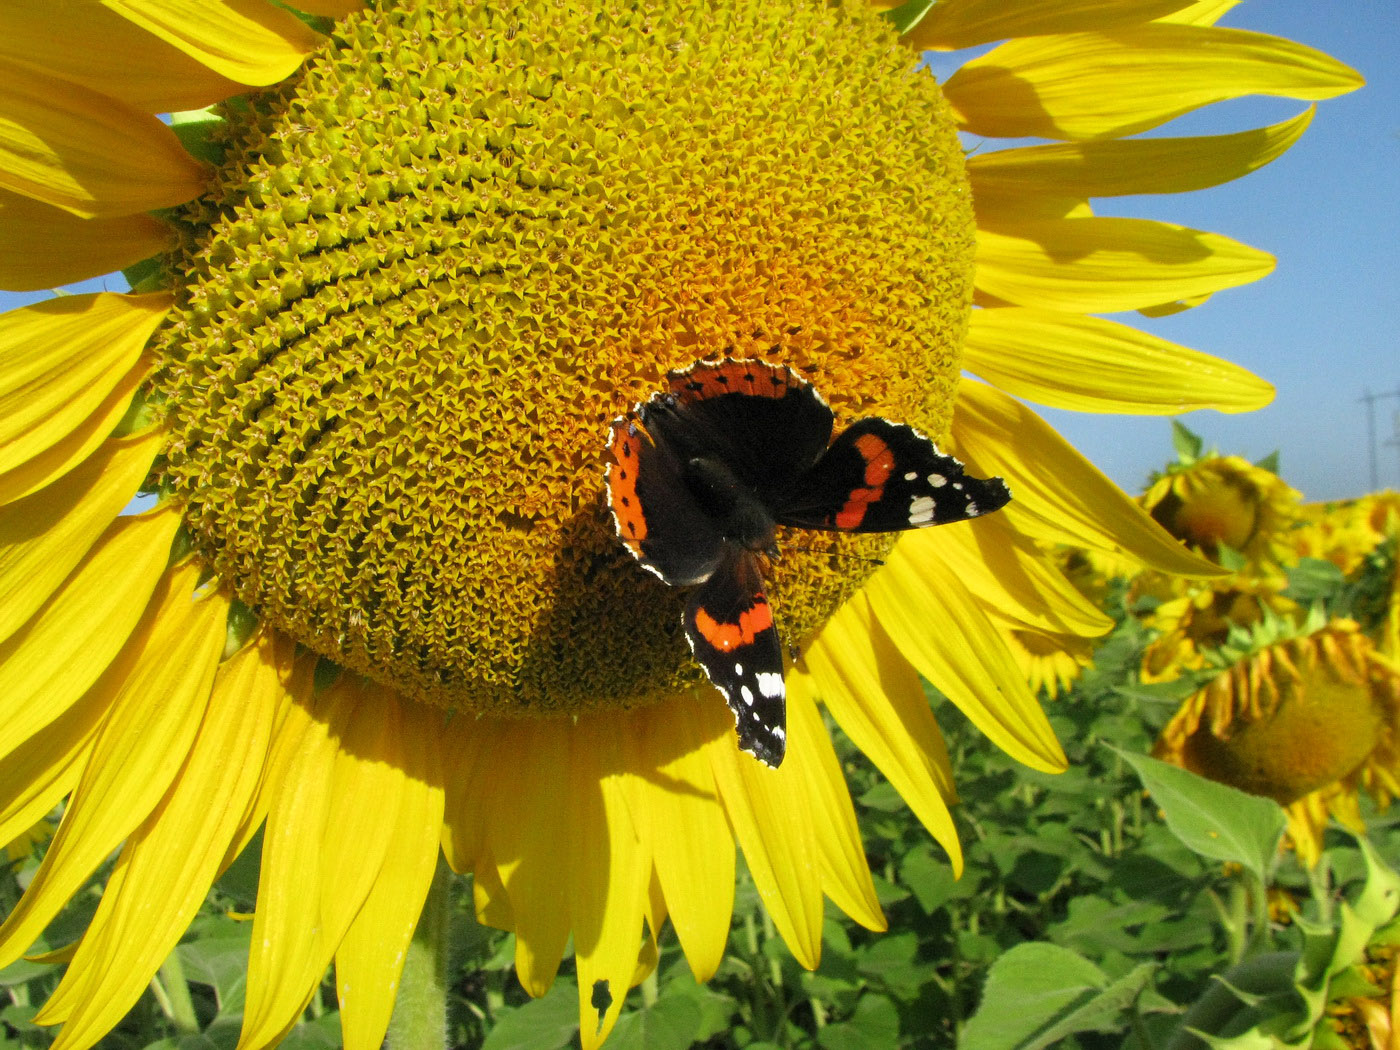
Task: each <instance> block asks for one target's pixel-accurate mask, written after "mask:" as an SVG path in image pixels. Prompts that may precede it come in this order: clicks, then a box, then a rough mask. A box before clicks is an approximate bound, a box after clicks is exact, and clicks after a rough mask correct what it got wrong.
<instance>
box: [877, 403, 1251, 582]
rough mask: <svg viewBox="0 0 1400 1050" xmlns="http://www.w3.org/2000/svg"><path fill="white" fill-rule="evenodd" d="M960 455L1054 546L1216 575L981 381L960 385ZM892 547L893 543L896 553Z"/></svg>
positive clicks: (1034, 419)
mask: <svg viewBox="0 0 1400 1050" xmlns="http://www.w3.org/2000/svg"><path fill="white" fill-rule="evenodd" d="M952 432H953V438H954V441H955V443H956V445H957V449H958V455H959V456H960V457H962V458H964V459H966V460H967V461H968V462H969V463H970V464H972V465H973V466H974V468H975V469H976V470H977V471H979V472H981V473H984V474H999V475H1001V476H1002V477H1004V478H1005V479H1006V483H1007V485H1009V486H1010V488H1011V503H1010V505H1009V506H1007V507H1006V508H1005V509H1004V510H1003V511H1001V513H1002V514H1005V515H1006V516H1007V518H1008V519H1009V520H1010V521H1011V523H1012V524H1013V525H1014V526H1015V528H1016V529H1017V530H1018V531H1021V532H1024V533H1026V534H1027V535H1031V536H1034V537H1035V538H1037V539H1042V540H1047V541H1049V542H1052V543H1066V544H1069V545H1070V546H1074V547H1085V548H1088V549H1091V550H1101V551H1106V552H1108V553H1112V554H1126V555H1128V556H1129V557H1131V558H1133V559H1134V560H1136V561H1138V562H1141V563H1142V564H1144V565H1147V566H1150V567H1151V568H1154V569H1159V570H1161V571H1162V572H1170V573H1175V574H1179V575H1183V576H1219V575H1221V574H1222V572H1223V570H1222V569H1220V567H1219V566H1216V565H1212V564H1211V563H1210V562H1208V561H1206V560H1205V559H1203V558H1198V557H1197V556H1196V555H1194V554H1192V553H1191V552H1190V551H1188V550H1187V549H1186V548H1185V547H1184V546H1182V545H1181V544H1180V543H1178V542H1177V541H1176V539H1175V538H1174V537H1173V536H1172V535H1171V534H1170V533H1169V532H1167V531H1166V530H1165V529H1163V528H1162V526H1161V525H1159V524H1157V522H1155V521H1153V520H1152V518H1150V517H1149V516H1148V515H1147V513H1146V512H1145V511H1144V510H1143V509H1142V508H1141V507H1139V506H1138V505H1137V503H1135V502H1134V501H1133V500H1131V499H1129V498H1128V497H1127V495H1125V494H1124V493H1123V491H1122V490H1121V489H1119V488H1118V486H1117V485H1115V484H1114V483H1113V482H1111V481H1109V480H1108V478H1106V477H1104V475H1103V473H1102V472H1101V471H1100V470H1099V469H1098V468H1097V467H1095V466H1094V465H1093V464H1092V463H1090V462H1089V461H1088V460H1086V459H1085V458H1084V457H1083V456H1081V455H1080V454H1079V453H1078V452H1076V451H1075V450H1074V449H1073V448H1071V447H1070V445H1069V444H1068V443H1067V442H1066V441H1065V440H1064V438H1062V437H1060V435H1059V434H1058V433H1056V432H1055V429H1054V427H1052V426H1050V425H1049V424H1048V423H1046V422H1045V421H1044V420H1042V419H1041V418H1040V417H1039V416H1037V415H1036V414H1035V413H1034V412H1032V411H1031V410H1030V409H1029V408H1027V407H1026V406H1025V405H1022V404H1020V403H1019V402H1017V401H1014V400H1013V399H1011V398H1009V397H1007V396H1006V395H1005V394H1003V393H1000V392H999V391H997V390H994V389H993V388H991V387H989V386H986V385H985V384H983V383H976V382H971V381H964V382H963V383H961V384H960V385H959V386H958V400H957V406H956V408H955V409H954V412H953V429H952ZM897 549H898V548H896V550H897Z"/></svg>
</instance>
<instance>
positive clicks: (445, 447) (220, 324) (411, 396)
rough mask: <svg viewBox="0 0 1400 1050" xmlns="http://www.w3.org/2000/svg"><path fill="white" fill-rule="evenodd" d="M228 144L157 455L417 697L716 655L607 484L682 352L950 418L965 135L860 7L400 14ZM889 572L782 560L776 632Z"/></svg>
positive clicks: (578, 691) (184, 253)
mask: <svg viewBox="0 0 1400 1050" xmlns="http://www.w3.org/2000/svg"><path fill="white" fill-rule="evenodd" d="M217 145H219V146H221V147H222V149H223V157H224V159H223V163H222V165H221V167H220V170H219V175H218V177H217V180H216V182H215V184H214V185H213V186H212V187H211V189H210V191H209V192H208V193H207V194H206V195H205V197H204V198H202V199H201V200H199V201H197V202H195V203H194V204H193V205H191V206H189V207H188V208H187V209H186V210H185V212H184V214H183V216H182V220H183V223H184V227H183V242H182V245H181V247H180V248H179V249H178V250H177V251H176V252H175V253H174V254H172V256H170V257H169V259H167V261H166V265H167V269H168V270H169V271H170V273H171V274H172V275H173V281H174V283H175V286H176V294H177V310H176V311H175V313H174V315H173V319H172V321H171V322H170V323H168V324H167V326H166V328H165V329H164V330H163V331H162V333H160V335H159V336H158V337H157V347H158V349H159V351H160V353H161V355H162V361H163V365H162V369H161V372H160V374H159V377H158V391H157V394H158V395H159V397H161V398H162V399H163V401H164V404H165V405H166V409H167V413H168V418H169V422H170V426H171V432H172V436H171V439H170V443H169V447H168V449H167V458H166V467H165V482H166V484H167V485H168V486H169V487H170V488H172V489H173V490H174V492H175V494H176V495H177V497H178V498H180V499H181V500H183V501H184V504H185V506H186V516H187V521H188V524H189V528H190V532H191V535H192V537H193V540H194V543H195V545H196V547H197V549H198V550H199V551H200V553H201V555H202V556H203V557H204V558H205V559H206V560H207V561H208V562H209V564H210V565H211V566H212V567H213V568H214V569H215V570H216V571H217V572H219V573H220V574H221V575H222V576H223V578H224V579H225V580H227V581H228V583H229V584H230V586H232V587H233V589H234V590H235V591H236V593H237V594H238V596H239V597H240V598H241V599H242V600H243V601H244V602H245V603H247V604H248V605H249V606H251V607H252V608H253V609H254V610H256V611H257V612H258V613H259V614H260V615H261V616H262V617H263V618H264V619H265V620H267V621H269V622H270V623H272V624H274V625H276V626H277V627H279V628H281V629H282V630H285V631H286V632H288V633H290V634H291V635H292V636H293V637H295V638H296V639H297V640H299V641H300V642H302V643H303V644H304V645H306V646H308V647H310V648H311V649H313V650H315V651H317V652H319V653H321V654H323V655H324V656H326V657H329V658H330V659H333V660H335V661H337V662H339V663H340V664H341V665H343V666H345V667H348V668H351V669H353V670H356V671H359V672H361V673H363V674H366V675H369V676H370V677H372V678H375V679H377V680H379V681H381V682H384V683H386V684H388V685H391V686H393V687H394V688H396V689H398V690H400V691H401V692H402V693H404V694H405V695H407V696H410V697H413V698H415V699H419V700H423V701H426V702H432V703H437V704H442V705H447V706H456V707H465V708H469V709H475V710H491V711H497V712H510V711H524V712H530V711H535V712H557V711H564V710H577V709H580V708H582V707H586V706H592V705H599V704H618V705H624V706H626V705H632V704H636V703H640V702H645V701H648V700H650V699H654V698H656V697H660V696H664V695H667V694H668V693H672V692H674V691H675V690H676V689H678V688H682V687H685V686H687V685H692V684H696V683H699V682H702V681H704V678H703V673H702V672H701V671H700V670H699V668H698V667H697V666H696V665H695V664H694V663H693V662H692V661H691V659H690V657H689V653H688V649H687V647H686V644H685V641H684V638H683V635H682V631H681V615H680V613H681V607H682V596H681V595H680V594H679V593H678V592H676V591H673V590H671V589H670V588H667V587H665V586H664V585H662V584H660V583H659V582H658V581H656V580H654V579H652V578H651V577H649V576H648V575H646V574H645V573H644V572H642V571H641V570H640V569H639V567H638V566H637V565H636V563H635V562H634V561H633V559H632V558H631V557H630V556H629V555H628V554H627V552H626V551H625V550H624V549H623V547H622V545H621V544H620V542H619V541H618V540H617V538H616V537H615V536H614V535H613V533H612V525H611V521H610V518H609V516H608V515H607V513H606V511H605V509H604V506H603V502H602V490H603V463H604V445H605V441H606V437H607V431H608V424H609V422H610V421H611V420H612V419H613V418H614V417H615V416H617V415H620V414H622V413H623V412H625V411H626V410H627V409H629V408H630V407H631V405H632V404H633V403H634V402H635V401H637V400H639V399H641V398H643V397H645V396H647V395H648V394H650V393H651V392H652V391H653V390H656V389H660V388H661V387H662V385H663V376H664V374H665V372H666V371H667V370H668V369H671V368H676V367H682V366H685V365H687V364H689V363H691V362H692V361H694V360H695V359H697V358H699V357H705V356H714V355H717V354H721V353H726V352H728V353H733V354H736V355H739V356H756V357H765V358H770V359H776V360H779V361H781V362H783V363H786V364H789V365H791V366H792V367H793V368H795V369H796V370H798V371H799V372H800V373H801V374H803V375H804V376H805V377H806V378H808V379H809V380H811V381H812V382H814V383H815V384H816V386H817V388H818V389H819V390H820V391H821V392H822V393H823V394H824V395H825V396H826V397H827V398H828V400H829V401H830V402H831V403H832V405H833V408H834V409H835V410H836V412H837V415H838V419H839V422H840V423H844V422H848V421H849V420H850V419H852V418H854V417H856V416H859V415H864V414H870V413H872V412H878V413H880V414H884V415H888V416H890V417H892V418H897V419H900V420H902V421H907V422H910V423H913V424H915V425H917V426H919V427H920V428H921V429H924V430H925V431H926V432H928V433H931V434H933V435H934V436H935V437H937V436H940V435H943V434H944V433H945V432H946V429H947V422H948V418H949V415H950V411H951V395H952V391H953V390H954V388H955V385H956V382H957V376H958V368H959V345H960V341H961V337H962V332H963V328H964V325H965V323H966V315H967V309H968V302H969V295H970V278H971V268H972V246H973V238H972V235H973V225H972V218H971V211H970V201H969V197H968V193H967V190H966V185H965V181H964V174H963V169H962V154H961V151H960V148H959V144H958V140H957V136H956V133H955V132H954V130H953V127H952V125H951V123H950V120H949V117H948V115H947V112H946V107H945V106H944V103H943V101H942V97H941V95H940V93H939V91H938V87H937V85H936V83H935V81H934V79H933V77H932V76H931V75H929V74H928V73H927V71H925V70H920V69H918V68H916V62H915V56H913V55H912V54H910V53H909V52H908V50H907V49H906V48H904V47H903V46H902V45H900V44H899V43H898V42H897V40H896V39H895V36H894V34H893V32H892V30H891V29H890V27H889V25H888V24H887V23H886V21H885V20H884V19H882V18H881V17H879V16H878V15H877V14H875V13H874V12H873V11H872V10H871V9H870V7H869V5H867V4H865V3H863V2H850V3H845V4H838V5H835V6H830V5H827V4H824V3H812V2H807V0H777V2H770V0H764V2H762V3H757V2H747V0H719V2H716V3H714V4H711V5H708V6H706V7H705V8H704V9H703V10H702V9H701V8H699V7H697V6H696V5H692V4H689V3H684V2H680V0H675V2H654V3H648V2H640V3H637V2H631V0H629V2H625V3H624V2H601V3H598V2H595V3H584V2H581V0H549V2H545V0H538V2H524V3H520V4H513V5H499V4H485V3H478V4H465V5H464V4H461V3H460V2H458V0H423V2H403V3H394V4H382V5H379V7H378V8H377V9H374V10H367V11H364V12H361V13H358V14H355V15H352V16H350V17H348V18H346V19H344V20H343V21H341V22H340V23H338V24H337V25H336V27H335V29H334V31H333V36H332V38H331V41H330V43H329V44H328V45H327V46H326V47H325V48H324V49H323V50H322V51H321V52H319V53H318V54H316V55H314V56H313V57H312V58H311V59H310V60H309V61H308V63H307V64H306V66H305V67H304V68H303V70H302V71H301V72H300V73H299V74H298V75H297V76H296V77H294V78H293V79H292V80H290V81H288V82H286V83H284V84H282V85H280V86H278V87H276V88H275V89H272V90H269V91H267V92H265V93H262V94H259V95H255V96H252V97H251V98H250V99H248V100H246V102H245V101H236V102H235V103H234V104H231V105H230V106H229V107H227V111H226V113H225V123H224V125H223V130H222V138H221V139H220V141H219V142H218V143H217ZM802 542H803V543H804V544H807V545H810V546H811V547H814V548H816V549H817V550H818V551H821V552H829V551H833V550H841V551H845V552H850V553H866V554H868V553H873V552H876V551H878V550H880V549H881V548H882V546H883V545H884V543H885V542H886V541H884V540H882V539H878V538H877V539H871V540H854V539H852V540H839V541H838V540H836V539H832V538H828V537H804V539H803V541H802ZM868 571H869V565H868V563H866V562H863V561H861V560H859V559H856V558H841V559H839V560H838V559H833V558H831V557H830V556H829V554H827V553H812V552H806V553H803V552H795V551H794V552H790V553H789V554H788V555H787V556H785V557H784V559H783V561H782V563H781V565H780V567H779V569H778V571H777V572H776V575H775V579H774V580H773V581H772V585H771V586H770V587H769V589H768V593H769V596H770V598H771V599H772V600H773V602H774V606H775V612H776V616H777V619H778V623H779V627H780V629H781V631H782V632H783V636H784V640H785V641H786V642H788V643H790V644H798V643H800V642H801V640H802V639H803V638H804V637H805V636H807V635H808V634H809V633H810V632H812V631H813V630H815V629H816V628H817V627H818V626H820V624H821V623H822V622H823V620H824V619H825V618H826V617H827V616H829V615H830V614H831V612H832V611H833V610H834V609H835V608H836V607H837V606H838V604H839V603H840V602H842V601H844V600H845V598H847V597H848V596H849V595H850V594H851V593H852V591H853V590H854V589H855V588H856V587H857V586H859V584H860V583H861V582H862V578H863V575H864V574H865V573H867V572H868Z"/></svg>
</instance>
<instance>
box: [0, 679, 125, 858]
mask: <svg viewBox="0 0 1400 1050" xmlns="http://www.w3.org/2000/svg"><path fill="white" fill-rule="evenodd" d="M106 713H107V710H106V707H105V706H103V705H83V704H76V705H74V707H72V708H69V710H68V711H67V712H66V713H65V714H64V715H63V716H62V717H60V718H59V719H58V721H56V722H54V723H52V724H51V725H50V726H49V727H48V730H47V731H46V732H44V733H41V734H40V735H39V736H37V737H31V738H30V739H29V740H26V741H25V742H24V743H23V744H22V745H20V747H19V748H17V749H16V750H15V751H13V752H11V753H10V754H8V755H6V756H5V759H4V762H3V764H0V835H3V838H4V839H5V841H6V842H11V841H13V840H14V839H15V838H17V837H18V836H19V835H20V834H21V833H22V832H24V831H27V830H28V829H29V828H32V827H33V826H34V824H35V822H36V821H38V820H39V819H40V818H42V817H43V816H44V815H45V814H47V813H50V812H52V810H53V808H54V806H56V805H58V803H59V802H61V801H62V800H63V799H64V798H66V797H67V796H68V794H69V793H70V792H71V791H72V790H73V788H74V787H76V786H77V783H78V777H79V776H80V775H81V774H82V771H83V767H84V766H85V765H87V756H88V753H89V752H90V751H91V750H92V742H93V740H94V739H95V738H96V736H97V729H98V727H99V726H100V725H101V724H102V716H103V715H105V714H106Z"/></svg>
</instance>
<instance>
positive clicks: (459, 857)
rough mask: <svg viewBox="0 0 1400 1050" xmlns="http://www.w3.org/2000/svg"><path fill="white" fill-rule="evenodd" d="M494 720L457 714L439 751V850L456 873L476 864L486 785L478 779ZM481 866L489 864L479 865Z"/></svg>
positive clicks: (482, 828) (483, 822)
mask: <svg viewBox="0 0 1400 1050" xmlns="http://www.w3.org/2000/svg"><path fill="white" fill-rule="evenodd" d="M493 724H494V722H492V721H490V720H487V719H482V718H473V717H471V716H469V715H467V714H464V713H459V714H458V715H457V717H455V718H453V719H452V721H450V722H449V723H448V724H447V728H446V730H445V732H444V735H443V743H442V749H443V754H444V755H448V756H450V761H449V762H448V764H447V766H446V784H445V787H444V796H443V816H442V820H443V828H442V852H443V855H444V856H445V857H446V858H447V863H448V865H449V866H450V867H451V868H452V870H453V871H455V872H457V873H458V874H466V873H468V872H471V871H472V870H473V869H475V868H477V867H478V863H477V862H478V860H479V859H480V855H481V845H482V841H483V838H484V835H485V819H486V805H485V799H486V797H487V786H486V785H485V784H484V783H483V782H482V779H481V778H482V777H483V776H484V775H485V773H484V768H483V767H484V761H483V759H482V757H481V756H482V749H483V748H484V747H486V746H488V745H489V741H490V736H491V730H490V727H491V726H492V725H493ZM481 867H482V868H483V869H484V868H485V867H489V865H481Z"/></svg>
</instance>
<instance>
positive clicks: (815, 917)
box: [708, 691, 822, 970]
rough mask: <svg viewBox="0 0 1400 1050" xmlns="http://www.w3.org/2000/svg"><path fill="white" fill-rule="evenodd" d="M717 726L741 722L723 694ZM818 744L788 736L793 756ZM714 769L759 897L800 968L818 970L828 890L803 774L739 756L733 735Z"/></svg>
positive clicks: (716, 698) (717, 701) (718, 751)
mask: <svg viewBox="0 0 1400 1050" xmlns="http://www.w3.org/2000/svg"><path fill="white" fill-rule="evenodd" d="M708 692H710V695H711V700H712V704H713V710H714V715H713V716H711V717H713V718H714V719H715V720H716V721H722V722H725V723H727V728H728V729H729V730H730V732H731V733H732V732H733V718H732V717H731V716H730V714H729V711H728V710H727V709H726V708H725V706H724V700H723V699H722V698H721V697H720V695H719V693H718V692H714V691H708ZM810 746H811V741H810V740H806V739H799V738H798V737H797V736H796V735H795V734H793V733H791V732H789V734H788V753H789V754H791V753H792V752H793V750H794V749H796V748H799V747H810ZM710 757H711V759H712V766H711V768H712V769H713V771H714V775H715V783H716V784H717V785H718V786H719V792H720V797H721V798H722V799H723V800H724V808H725V811H726V812H727V813H728V814H729V822H730V824H731V825H733V827H734V834H735V835H736V836H737V837H738V839H739V845H740V847H741V848H742V849H743V851H744V859H745V860H746V861H747V862H748V865H749V873H750V874H751V875H752V876H753V881H754V885H755V886H757V888H758V895H759V897H761V898H762V899H763V903H764V906H765V907H766V908H767V909H768V914H769V916H771V917H772V919H773V925H774V926H775V927H776V928H777V930H778V933H779V934H780V935H781V936H782V938H783V940H784V941H785V942H786V943H787V946H788V949H789V950H790V951H791V952H792V954H793V955H794V956H795V957H796V959H797V961H798V962H799V963H800V964H802V965H803V966H805V967H806V968H807V969H809V970H814V969H816V967H817V964H818V963H819V962H820V961H821V950H822V942H821V928H822V887H821V874H820V870H819V865H820V860H819V858H818V853H817V845H816V840H815V829H814V828H813V826H812V813H811V810H810V809H809V807H808V799H807V798H806V796H805V795H804V794H803V793H802V791H801V788H802V783H801V781H800V779H799V778H798V775H797V774H796V773H795V772H794V771H793V770H792V769H791V768H789V767H788V763H787V762H784V763H783V765H782V766H780V767H779V768H778V769H769V768H768V767H767V766H765V765H763V763H761V762H759V761H758V760H757V759H755V758H754V757H753V756H752V755H747V754H744V753H743V752H741V751H740V750H739V747H738V743H737V741H735V740H734V739H733V738H732V736H731V737H730V738H728V739H726V741H725V746H724V747H717V748H713V749H711V751H710Z"/></svg>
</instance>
